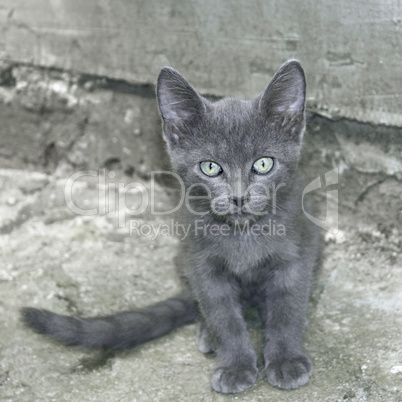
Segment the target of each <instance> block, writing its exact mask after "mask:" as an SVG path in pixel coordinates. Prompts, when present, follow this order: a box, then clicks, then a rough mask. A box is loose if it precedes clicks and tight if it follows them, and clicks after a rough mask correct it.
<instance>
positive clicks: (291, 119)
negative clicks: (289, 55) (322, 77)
mask: <svg viewBox="0 0 402 402" xmlns="http://www.w3.org/2000/svg"><path fill="white" fill-rule="evenodd" d="M305 101H306V79H305V76H304V71H303V68H302V66H301V65H300V63H299V62H298V61H297V60H289V61H288V62H286V63H285V64H284V65H283V66H282V67H281V68H280V69H279V70H278V71H277V72H276V74H275V76H274V77H273V78H272V80H271V82H270V83H269V85H268V87H267V89H266V90H265V92H264V93H263V94H262V96H261V99H260V102H259V105H258V106H259V109H260V111H261V113H263V114H265V116H266V118H267V120H268V121H271V122H273V123H274V124H276V125H278V124H279V126H280V127H281V129H282V130H285V131H287V132H288V133H289V134H291V135H296V136H300V137H301V136H302V135H303V131H304V124H305V122H304V109H305Z"/></svg>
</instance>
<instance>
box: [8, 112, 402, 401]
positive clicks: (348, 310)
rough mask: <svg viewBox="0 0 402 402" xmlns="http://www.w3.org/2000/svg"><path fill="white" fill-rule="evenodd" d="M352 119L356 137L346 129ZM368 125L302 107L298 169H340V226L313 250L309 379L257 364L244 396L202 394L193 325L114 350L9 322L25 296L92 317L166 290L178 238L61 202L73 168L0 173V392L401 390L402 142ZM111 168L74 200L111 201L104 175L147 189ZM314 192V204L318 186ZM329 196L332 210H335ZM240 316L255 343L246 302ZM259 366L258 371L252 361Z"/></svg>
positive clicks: (204, 374) (121, 396)
mask: <svg viewBox="0 0 402 402" xmlns="http://www.w3.org/2000/svg"><path fill="white" fill-rule="evenodd" d="M354 130H355V131H357V135H356V136H351V135H350V133H352V132H353V131H354ZM381 130H382V129H381V128H378V131H381ZM369 131H370V130H368V134H367V133H366V134H367V135H366V136H363V135H362V133H361V132H359V130H356V127H355V128H354V129H353V123H349V122H342V121H341V122H326V121H325V120H323V119H321V118H318V117H316V116H310V118H309V130H308V133H307V135H306V141H305V148H304V153H303V156H302V161H301V165H302V169H303V170H304V172H305V174H306V176H307V178H308V179H311V180H312V179H313V178H315V177H317V176H318V175H322V174H324V173H325V172H327V171H329V170H330V169H332V168H333V167H334V166H339V174H340V176H339V184H338V190H339V229H340V231H339V232H338V234H337V235H332V234H331V233H328V232H323V235H324V237H325V239H326V242H325V247H324V253H323V261H322V265H321V267H320V269H319V270H318V272H317V275H316V279H315V282H314V286H313V291H312V296H311V301H310V310H309V326H308V329H307V331H306V335H305V339H306V347H307V350H308V353H309V354H310V356H311V357H312V360H313V362H314V374H313V377H312V379H311V380H310V382H309V383H308V385H307V386H305V387H302V388H301V389H299V390H296V391H290V392H288V391H280V390H277V389H275V388H273V387H271V386H270V385H269V384H268V383H267V382H266V381H265V379H264V378H263V375H262V373H261V372H260V376H259V378H258V381H257V383H256V385H255V386H254V387H253V388H252V389H250V390H248V391H246V392H244V393H242V394H239V395H227V396H226V395H220V394H217V393H215V392H213V391H212V389H211V386H210V375H211V372H212V368H213V364H214V359H213V357H211V356H204V355H202V354H201V353H200V352H199V351H198V349H197V347H196V344H195V326H194V325H189V326H187V327H185V328H182V329H179V330H177V331H175V332H174V333H172V334H170V335H167V336H165V337H163V338H161V339H158V340H155V341H152V342H149V343H147V344H145V345H143V346H140V347H137V348H135V349H133V350H130V351H126V352H121V353H116V354H108V353H106V352H89V351H86V350H83V349H77V348H67V347H64V346H62V345H58V344H56V343H53V342H51V341H49V340H48V339H46V338H44V337H42V336H39V335H37V334H34V333H32V332H31V331H29V330H27V329H26V328H24V327H23V325H22V324H21V322H20V321H19V319H18V310H19V308H20V307H22V306H27V305H29V306H35V307H39V308H46V309H50V310H53V311H56V312H59V313H65V314H74V315H84V316H92V315H97V314H108V313H110V312H113V311H119V310H125V309H127V308H130V307H134V306H135V307H141V306H145V305H147V304H149V303H153V302H157V301H160V300H163V299H164V298H167V297H169V296H172V295H174V294H175V293H176V292H178V291H179V289H180V288H181V283H180V281H179V279H178V276H177V273H176V271H175V267H174V255H175V250H176V248H177V245H178V242H179V241H180V240H179V239H177V238H175V237H172V236H168V235H162V236H158V237H156V238H155V239H152V237H151V236H146V235H137V234H136V233H135V232H133V233H131V234H130V230H129V226H128V225H127V226H125V227H119V217H118V216H116V215H113V214H112V213H105V214H103V215H102V214H101V215H100V214H97V215H93V216H80V215H77V214H74V213H72V212H71V210H69V208H67V206H66V202H65V183H66V180H67V179H68V177H69V176H71V174H73V173H74V172H75V170H74V169H73V168H72V167H71V166H70V167H64V169H62V170H61V169H59V170H56V171H55V172H53V173H52V174H50V175H49V174H46V173H43V172H36V171H27V170H16V169H2V170H0V186H1V187H0V188H1V192H0V247H1V265H0V289H1V295H2V297H1V301H0V339H1V344H0V348H1V349H0V399H1V400H4V401H39V400H46V401H62V400H63V401H99V400H108V401H225V400H233V399H235V400H242V401H260V400H261V401H263V400H272V401H298V402H303V401H306V402H307V401H309V402H310V401H320V402H321V401H343V400H351V401H387V402H389V401H391V402H392V401H395V402H396V401H401V400H402V338H401V330H402V297H401V292H402V258H401V248H402V242H401V233H402V227H401V217H402V211H401V199H402V185H401V171H400V170H398V169H399V167H400V163H401V159H400V155H401V153H400V150H401V146H402V144H401V137H400V133H399V132H397V133H394V134H392V133H388V132H387V133H388V134H387V133H385V134H384V132H383V134H384V135H383V138H382V141H380V142H378V141H377V143H374V142H372V141H370V139H372V138H371V134H370V132H369ZM378 131H377V132H378ZM335 134H336V135H335ZM398 135H399V136H398ZM398 138H399V140H398ZM398 141H399V142H398ZM372 147H374V148H372ZM373 149H377V150H378V155H380V157H379V158H376V153H375V152H372V151H373ZM390 161H394V162H392V163H391V164H390ZM390 166H391V167H392V168H391V167H390ZM395 166H397V167H398V166H399V167H398V168H394V167H395ZM109 173H110V172H109V171H105V172H103V174H104V175H105V177H107V182H106V181H99V177H88V176H87V177H83V178H81V179H80V180H79V181H77V182H76V183H75V186H74V200H75V202H76V204H77V205H78V206H80V207H81V208H83V209H91V208H96V207H102V206H103V204H101V205H100V204H99V199H100V197H99V195H100V194H104V193H103V191H104V190H105V188H107V189H108V191H109V190H110V193H108V194H111V195H112V197H111V198H110V197H109V199H112V198H113V197H114V196H116V195H118V194H119V193H116V192H115V190H114V189H115V188H117V187H113V186H111V185H110V184H111V183H116V182H122V183H128V182H132V181H136V182H140V183H142V184H143V185H144V186H145V187H146V188H149V185H150V183H149V182H148V181H147V180H146V179H144V178H141V177H139V176H136V175H135V174H134V176H133V177H128V176H127V175H125V174H124V172H123V171H122V170H116V172H115V173H116V175H115V177H113V178H112V179H111V178H109V176H113V175H110V174H109ZM102 180H103V179H102ZM120 196H121V194H120ZM125 196H126V198H127V202H128V203H129V204H130V205H131V206H133V208H135V207H136V206H138V205H139V203H140V202H141V199H140V197H141V196H140V193H139V192H138V191H135V190H132V191H128V192H127V193H126V194H125ZM314 198H315V201H316V203H317V204H318V206H319V210H320V212H319V213H318V214H319V215H320V214H321V215H322V213H323V211H325V203H326V196H325V192H324V191H322V192H317V193H315V194H314ZM155 199H156V200H157V203H158V205H157V208H158V210H167V209H168V208H169V206H170V205H173V199H174V197H173V196H172V191H171V190H170V189H169V188H165V187H162V186H160V185H157V186H156V198H155ZM101 200H102V197H101ZM328 202H329V203H330V204H331V205H330V208H329V213H330V214H331V216H330V217H329V218H331V219H333V220H334V219H335V215H334V213H335V212H336V210H335V208H334V204H333V203H332V201H331V200H329V201H328ZM110 211H111V212H113V210H112V209H111V210H110ZM134 219H136V220H138V221H139V222H141V223H142V224H152V225H158V224H161V223H167V224H169V222H170V216H167V215H166V216H163V215H161V216H153V215H152V214H150V212H149V210H145V211H144V212H143V213H142V214H141V215H139V216H136V217H134ZM334 221H335V220H334ZM120 223H121V221H120ZM249 323H250V324H249V325H250V331H251V334H252V339H253V341H254V343H255V345H256V347H257V348H258V349H259V350H260V347H261V337H260V332H259V324H258V322H257V320H256V317H255V315H254V314H253V313H252V312H251V313H250V317H249ZM259 364H260V368H262V364H263V363H262V361H261V359H260V363H259Z"/></svg>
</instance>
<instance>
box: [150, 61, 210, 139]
mask: <svg viewBox="0 0 402 402" xmlns="http://www.w3.org/2000/svg"><path fill="white" fill-rule="evenodd" d="M156 94H157V98H158V105H159V111H160V114H161V116H162V120H163V127H164V134H165V137H166V140H167V141H168V143H170V144H173V145H176V144H178V143H179V142H180V137H181V136H183V135H185V134H186V131H188V129H189V128H191V126H194V125H195V124H197V123H198V122H199V120H200V119H201V117H202V115H203V114H204V113H205V111H206V105H205V103H204V101H203V99H202V98H201V96H200V95H198V94H197V92H196V91H195V90H194V89H193V88H192V87H191V85H190V84H189V83H188V82H187V81H186V80H185V79H184V78H183V77H182V76H181V74H180V73H179V72H178V71H176V70H175V69H173V68H171V67H164V68H162V70H161V72H160V73H159V76H158V81H157V88H156Z"/></svg>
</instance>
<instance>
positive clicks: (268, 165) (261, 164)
mask: <svg viewBox="0 0 402 402" xmlns="http://www.w3.org/2000/svg"><path fill="white" fill-rule="evenodd" d="M273 166H274V160H273V159H272V158H270V157H269V156H265V157H264V158H260V159H257V160H256V161H255V162H254V165H253V170H254V172H255V173H257V174H266V173H268V172H269V171H270V170H271V169H272V167H273Z"/></svg>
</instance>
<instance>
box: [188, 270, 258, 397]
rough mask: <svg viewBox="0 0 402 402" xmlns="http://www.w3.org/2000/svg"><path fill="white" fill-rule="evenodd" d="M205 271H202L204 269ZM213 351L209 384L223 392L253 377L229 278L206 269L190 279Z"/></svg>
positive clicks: (246, 336)
mask: <svg viewBox="0 0 402 402" xmlns="http://www.w3.org/2000/svg"><path fill="white" fill-rule="evenodd" d="M204 274H205V271H204ZM190 282H192V283H191V286H192V288H193V292H194V294H195V295H196V298H197V300H198V303H199V306H200V310H201V313H202V316H203V319H204V322H205V324H206V328H207V330H208V333H209V335H210V336H211V337H212V339H213V344H214V349H215V352H216V354H217V359H218V362H217V365H216V367H215V371H214V373H213V376H212V387H213V388H214V390H215V391H218V392H223V393H237V392H242V391H244V390H246V389H247V388H250V387H251V386H252V385H253V384H254V383H255V381H256V379H257V356H256V353H255V351H254V349H253V347H252V345H251V342H250V337H249V333H248V330H247V327H246V323H245V321H244V318H243V312H242V307H241V304H240V301H239V291H238V287H237V284H236V283H235V281H234V280H233V278H229V276H227V277H226V275H224V274H222V273H219V274H218V275H215V274H214V272H211V270H209V273H208V274H207V275H200V276H198V275H196V274H194V275H193V277H192V280H191V281H190Z"/></svg>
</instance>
